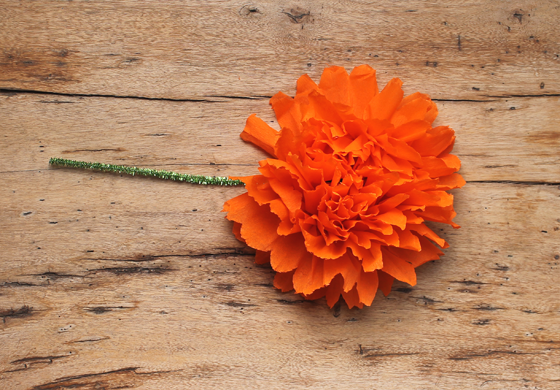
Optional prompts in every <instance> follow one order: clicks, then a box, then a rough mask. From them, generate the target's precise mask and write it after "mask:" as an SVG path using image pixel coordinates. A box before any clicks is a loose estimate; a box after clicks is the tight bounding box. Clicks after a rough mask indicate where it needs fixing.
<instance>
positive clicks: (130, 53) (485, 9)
mask: <svg viewBox="0 0 560 390" xmlns="http://www.w3.org/2000/svg"><path fill="white" fill-rule="evenodd" d="M558 7H559V6H558V3H557V2H556V1H552V0H548V1H547V0H545V1H534V0H523V1H517V2H515V3H508V2H497V1H479V0H462V1H447V2H438V3H426V2H423V1H419V0H415V1H407V2H394V1H391V0H383V1H375V2H371V1H331V2H323V1H318V0H306V1H301V2H295V1H272V0H259V1H252V2H246V1H238V0H235V1H207V0H198V1H188V2H185V1H181V0H169V1H166V2H165V7H162V6H161V2H159V1H148V0H144V1H131V0H120V1H111V2H103V1H71V2H59V1H54V0H51V1H49V0H41V1H33V2H17V3H16V2H6V5H5V7H3V8H4V11H3V12H2V13H1V14H0V25H2V26H3V28H2V30H0V47H1V48H2V53H0V75H1V76H0V88H16V89H26V90H42V91H51V92H62V93H80V94H104V95H121V96H146V97H155V98H173V99H211V100H213V99H215V98H216V97H219V96H243V97H251V96H262V95H265V96H270V95H272V94H274V93H276V92H277V91H279V90H282V91H292V90H293V89H294V81H295V80H296V79H297V78H298V77H299V76H300V75H301V74H303V73H309V74H310V75H311V76H312V77H313V78H317V79H318V78H319V76H320V74H321V72H322V69H323V68H324V67H325V66H328V65H333V64H336V65H343V66H346V67H348V68H349V69H351V68H353V67H354V66H357V65H361V64H362V63H368V64H370V65H371V66H373V67H374V68H375V69H377V70H378V72H379V79H380V80H381V82H382V84H383V85H384V84H385V83H386V82H387V81H388V80H389V79H390V78H392V77H401V78H402V79H403V80H404V81H405V88H406V90H407V92H412V91H416V90H421V91H422V92H425V93H428V94H430V95H431V96H432V97H434V98H438V99H492V96H510V95H542V94H558V92H559V91H560V79H559V78H558V77H557V75H558V68H559V61H560V59H559V55H560V41H559V40H558V36H559V31H560V27H559V26H558V23H557V19H558V16H559V13H560V9H559V8H558Z"/></svg>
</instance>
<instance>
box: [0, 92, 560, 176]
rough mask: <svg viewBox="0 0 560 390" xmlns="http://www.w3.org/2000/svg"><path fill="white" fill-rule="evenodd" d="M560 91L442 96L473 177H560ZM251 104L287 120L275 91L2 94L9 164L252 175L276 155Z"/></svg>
mask: <svg viewBox="0 0 560 390" xmlns="http://www.w3.org/2000/svg"><path fill="white" fill-rule="evenodd" d="M559 105H560V98H559V97H556V96H552V97H540V98H509V99H500V100H496V101H489V102H438V108H439V111H440V115H439V117H438V119H436V124H438V125H440V124H441V125H449V126H451V127H452V128H454V129H455V131H456V133H457V142H456V147H455V149H454V152H455V153H456V154H457V155H458V156H459V157H460V158H461V161H462V163H463V165H462V169H461V173H462V174H463V175H464V177H465V179H466V180H468V181H492V180H493V181H516V182H519V181H522V182H543V183H558V182H560V164H559V163H560V155H559V154H558V150H559V148H560V132H559V131H558V123H559V122H560V111H559V110H558V107H559ZM251 113H257V114H258V115H259V116H260V117H261V118H263V119H264V120H266V121H267V122H269V123H270V124H271V126H274V127H276V128H278V124H277V123H276V120H275V117H274V112H273V111H272V109H271V108H270V106H269V105H268V99H259V100H246V99H222V100H221V101H218V102H212V103H209V102H172V101H154V100H142V99H114V98H100V97H96V98H92V97H71V96H51V95H48V94H25V93H5V94H3V95H2V94H0V116H1V117H2V122H3V124H4V125H5V126H6V127H7V128H10V129H14V130H15V131H12V132H10V133H9V134H4V137H3V139H2V140H1V141H0V142H2V143H3V144H4V145H6V147H9V148H10V151H11V152H10V153H9V154H3V155H0V171H3V172H11V171H19V170H41V169H45V168H46V167H47V164H46V163H47V161H48V159H49V157H63V158H70V159H76V160H85V161H100V162H105V163H115V164H128V165H136V166H142V167H157V168H161V169H168V170H175V171H180V172H186V173H196V174H212V175H222V176H225V175H252V174H255V173H256V172H257V171H256V168H257V167H258V164H257V161H259V160H262V159H264V158H266V157H267V155H266V154H265V153H264V152H262V151H261V150H260V149H258V148H257V147H254V146H253V145H252V144H248V143H245V142H243V141H242V140H241V139H240V138H239V134H240V133H241V131H242V130H243V127H244V125H245V121H246V120H247V117H248V116H249V115H250V114H251Z"/></svg>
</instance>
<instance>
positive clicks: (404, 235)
mask: <svg viewBox="0 0 560 390" xmlns="http://www.w3.org/2000/svg"><path fill="white" fill-rule="evenodd" d="M397 233H398V234H399V248H403V249H410V250H413V251H416V252H418V251H420V250H422V247H421V246H420V240H419V239H418V236H416V235H415V234H412V232H411V231H410V230H408V229H406V230H400V231H397ZM407 260H408V259H407Z"/></svg>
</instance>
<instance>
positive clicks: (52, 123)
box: [0, 0, 560, 390]
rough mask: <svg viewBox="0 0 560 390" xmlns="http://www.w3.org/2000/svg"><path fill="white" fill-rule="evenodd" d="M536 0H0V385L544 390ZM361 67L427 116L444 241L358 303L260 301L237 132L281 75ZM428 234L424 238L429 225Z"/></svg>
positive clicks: (285, 78) (548, 101)
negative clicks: (213, 181) (183, 177)
mask: <svg viewBox="0 0 560 390" xmlns="http://www.w3.org/2000/svg"><path fill="white" fill-rule="evenodd" d="M559 18H560V6H559V5H558V2H557V1H546V0H542V1H529V0H520V1H516V2H508V1H491V0H482V1H474V0H464V1H451V0H449V1H433V2H426V1H408V2H401V1H399V2H395V1H390V0H383V1H377V2H366V1H336V2H334V1H333V2H329V1H317V0H306V1H298V2H296V1H291V2H289V1H270V0H256V1H236V0H233V1H205V0H204V1H203V0H200V1H194V0H192V1H181V0H166V1H164V2H162V1H147V0H146V1H132V0H118V1H111V2H106V1H70V2H61V1H54V0H37V1H19V2H12V1H7V0H2V1H0V47H1V48H2V52H1V53H0V89H1V90H0V129H1V130H0V131H1V133H0V150H1V151H2V153H1V155H0V183H1V185H0V249H1V251H0V317H1V321H0V388H1V389H35V390H39V389H67V388H79V389H117V388H119V389H120V388H144V389H184V388H196V389H211V388H215V389H223V388H274V389H298V388H317V389H328V388H341V389H362V388H363V389H407V388H410V389H465V388H479V387H480V388H485V389H504V388H507V389H509V388H511V389H517V388H535V389H536V388H539V389H542V388H548V389H552V388H559V387H560V301H559V293H558V287H559V285H560V265H559V263H560V231H559V230H560V198H559V196H560V187H559V185H560V157H559V148H560V129H559V126H558V123H559V121H560V105H559V103H560V101H559V99H560V58H559V55H560V27H559V25H558V19H559ZM364 63H366V64H369V65H371V66H372V67H374V68H375V69H377V71H378V79H379V82H380V85H381V86H383V85H385V83H386V82H387V81H388V80H389V79H390V78H392V77H400V78H401V79H402V80H403V81H404V89H405V93H407V94H408V93H412V92H415V91H422V92H425V93H428V94H430V96H431V97H432V98H433V99H435V100H436V101H437V104H438V107H439V110H440V115H439V117H438V119H437V123H439V124H448V125H451V126H452V127H453V128H454V129H455V130H456V132H457V142H456V148H455V152H456V154H457V155H458V156H459V157H460V158H461V160H462V162H463V168H462V170H461V173H462V174H463V176H464V177H465V179H466V180H467V181H468V184H467V185H466V186H465V187H464V188H463V189H461V190H458V191H455V192H454V194H455V199H456V210H457V212H458V216H457V217H456V219H455V221H456V222H457V223H459V224H460V225H462V228H461V229H459V230H453V229H448V228H446V227H442V228H441V233H442V234H443V236H444V237H445V238H446V239H447V240H448V241H449V243H450V244H451V247H450V248H449V249H448V250H446V251H445V252H446V255H445V256H444V257H443V258H442V260H441V261H437V262H432V263H429V264H426V265H424V266H422V267H421V268H419V269H418V279H419V283H418V285H417V286H414V287H410V286H408V285H405V284H403V283H397V284H395V286H394V291H393V292H392V293H391V294H390V295H389V296H388V297H387V298H385V297H383V295H382V294H378V296H377V298H376V300H375V301H374V303H373V305H372V306H371V307H368V308H365V309H363V310H356V309H354V310H348V309H347V308H346V306H345V305H336V306H335V308H334V309H329V308H328V307H327V305H326V303H325V302H324V300H320V301H314V302H309V301H302V299H301V298H300V297H299V296H296V295H294V294H292V293H285V294H283V293H281V292H279V291H277V290H275V289H274V288H273V287H272V286H271V282H272V277H273V271H272V270H271V269H270V268H269V267H263V266H257V265H254V264H253V257H252V255H251V254H250V253H249V252H248V251H247V250H246V249H245V248H244V246H243V245H242V244H241V243H239V242H238V241H237V240H236V239H235V238H234V236H233V234H232V233H231V225H230V223H229V222H228V221H226V220H225V219H224V215H223V213H221V212H220V211H221V208H222V205H223V203H224V201H225V200H227V199H229V198H231V197H233V196H235V195H238V194H240V193H242V192H243V191H244V190H243V189H242V188H208V187H200V186H191V185H187V184H180V183H174V182H162V181H158V180H155V179H144V178H136V177H134V178H133V177H121V176H119V175H111V174H103V173H95V172H88V171H79V170H71V169H55V168H49V166H48V159H49V157H53V156H59V157H64V158H72V159H78V160H86V161H101V162H106V163H117V164H126V165H136V166H142V167H153V168H162V169H168V170H174V171H178V172H185V173H195V174H207V175H216V174H217V175H249V174H254V173H256V168H257V161H258V160H260V159H262V158H264V157H265V154H264V153H263V152H261V151H260V150H258V149H257V148H255V147H253V146H252V145H250V144H246V143H244V142H243V141H242V140H241V139H240V138H239V133H240V132H241V130H242V129H243V126H244V123H245V120H246V118H247V117H248V116H249V114H251V113H257V114H258V115H259V116H260V117H262V118H265V119H266V120H268V121H270V122H275V118H274V115H273V113H272V110H271V109H270V107H269V105H268V98H269V97H270V96H271V95H273V94H275V93H276V92H278V91H280V90H281V91H284V92H286V93H288V94H291V95H293V94H294V92H295V80H296V79H297V78H298V77H299V76H300V75H301V74H304V73H308V74H309V75H310V76H311V77H312V78H313V79H315V80H318V78H319V76H320V74H321V72H322V69H323V68H324V67H326V66H328V65H342V66H345V67H346V68H347V69H348V70H350V69H351V68H353V67H354V66H357V65H360V64H364ZM437 228H438V229H439V228H440V227H439V226H438V227H437Z"/></svg>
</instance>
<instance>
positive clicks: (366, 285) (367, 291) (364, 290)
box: [356, 271, 379, 306]
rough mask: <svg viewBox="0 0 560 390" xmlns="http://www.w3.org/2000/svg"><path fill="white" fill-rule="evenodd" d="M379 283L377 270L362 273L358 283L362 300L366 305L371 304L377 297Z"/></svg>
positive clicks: (357, 287)
mask: <svg viewBox="0 0 560 390" xmlns="http://www.w3.org/2000/svg"><path fill="white" fill-rule="evenodd" d="M378 285H379V279H378V277H377V271H374V272H362V273H361V274H360V278H359V279H358V284H357V285H356V290H357V291H358V295H359V297H360V302H361V303H363V304H364V305H366V306H369V305H371V303H372V302H373V299H374V298H375V293H376V292H377V287H378Z"/></svg>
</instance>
